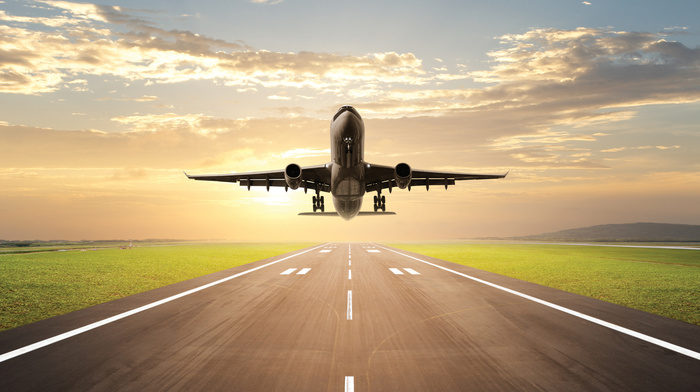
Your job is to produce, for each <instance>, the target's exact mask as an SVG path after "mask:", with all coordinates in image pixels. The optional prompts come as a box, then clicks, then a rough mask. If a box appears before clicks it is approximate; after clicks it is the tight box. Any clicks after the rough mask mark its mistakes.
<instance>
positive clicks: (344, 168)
mask: <svg viewBox="0 0 700 392" xmlns="http://www.w3.org/2000/svg"><path fill="white" fill-rule="evenodd" d="M330 133H331V165H330V166H331V167H330V169H331V195H332V196H333V205H334V206H335V210H336V211H337V212H338V215H340V216H341V217H342V218H343V219H345V220H350V219H352V218H353V217H355V215H357V214H358V213H359V212H360V208H361V207H362V198H363V197H364V195H365V162H364V149H365V125H364V122H363V121H362V117H360V115H359V114H358V113H357V111H355V109H353V108H352V107H351V106H343V107H341V108H340V110H338V113H336V115H335V116H334V117H333V120H332V121H331V132H330Z"/></svg>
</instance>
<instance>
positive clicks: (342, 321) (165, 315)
mask: <svg viewBox="0 0 700 392" xmlns="http://www.w3.org/2000/svg"><path fill="white" fill-rule="evenodd" d="M300 252H304V253H300ZM408 256H411V257H408ZM419 260H421V261H419ZM425 262H428V263H432V264H427V263H425ZM440 267H442V268H440ZM443 268H447V269H449V271H448V270H446V269H443ZM458 273H460V274H465V275H467V276H464V275H460V274H458ZM472 278H477V279H482V280H483V281H484V282H488V283H491V284H494V285H498V286H499V287H494V286H490V285H488V284H486V283H484V282H481V281H475V280H473V279H472ZM222 279H228V280H224V281H221V280H222ZM213 282H216V284H214V285H211V286H210V287H202V286H203V285H206V284H209V283H213ZM196 288H200V289H199V290H198V291H194V292H190V293H187V294H186V295H184V296H181V297H177V298H173V297H172V296H174V295H177V294H180V293H186V292H187V291H188V290H192V289H196ZM503 288H507V289H509V290H513V291H512V292H508V291H504V290H503ZM527 296H530V297H527ZM533 298H535V299H537V300H540V301H547V302H546V303H542V302H537V301H535V300H533ZM163 299H168V300H167V302H164V303H162V304H158V305H157V306H153V305H151V307H148V308H141V311H139V312H137V313H134V314H129V315H124V312H128V311H132V310H134V309H139V308H140V307H142V306H146V305H149V304H153V303H154V302H155V301H159V300H163ZM548 304H550V305H551V304H555V305H554V307H552V306H550V305H548ZM556 306H561V307H562V308H556ZM563 309H566V310H563ZM567 311H572V312H579V313H580V314H584V315H586V316H590V317H593V318H595V319H594V320H600V321H603V322H604V323H610V324H609V325H607V324H606V325H601V324H600V323H596V322H593V321H590V320H587V319H584V318H581V317H579V316H578V315H577V314H578V313H575V314H571V313H567ZM115 315H122V316H119V317H118V319H116V320H114V321H111V319H109V318H110V317H113V316H115ZM105 319H107V321H111V322H105V323H104V325H99V326H96V325H93V327H94V328H91V329H88V330H86V331H84V332H81V331H76V329H77V328H81V327H85V326H89V325H91V324H92V323H95V322H100V321H101V320H105ZM611 326H613V327H611ZM615 327H621V328H624V329H623V331H628V330H631V331H636V332H637V333H641V334H644V335H645V336H647V337H650V338H652V340H651V341H650V340H648V339H647V340H644V339H641V338H639V337H634V336H629V334H628V333H627V332H620V331H619V330H617V329H615ZM70 331H76V332H73V334H74V336H71V337H68V338H65V339H63V340H59V339H53V340H51V341H50V344H47V345H45V346H43V347H40V348H36V349H33V350H31V348H32V347H31V346H29V345H31V344H34V343H37V342H42V341H44V340H45V339H51V338H54V337H56V336H60V335H61V334H63V333H66V332H70ZM654 339H658V340H654ZM659 342H662V343H659ZM664 344H668V345H670V347H671V348H668V347H664ZM28 346H29V347H28ZM678 347H680V348H682V349H684V350H690V353H691V354H690V355H688V354H684V353H681V352H678V350H677V348H678ZM23 348H24V349H23ZM14 350H23V351H21V352H18V351H14ZM30 350H31V351H30ZM25 351H26V352H25ZM699 352H700V327H698V326H694V325H690V324H687V323H683V322H680V321H676V320H671V319H668V318H664V317H659V316H654V315H651V314H648V313H644V312H640V311H636V310H632V309H628V308H625V307H621V306H617V305H612V304H609V303H606V302H602V301H598V300H594V299H590V298H587V297H582V296H578V295H575V294H570V293H566V292H563V291H559V290H554V289H550V288H546V287H542V286H538V285H535V284H531V283H527V282H523V281H519V280H516V279H511V278H507V277H503V276H500V275H496V274H491V273H488V272H484V271H480V270H476V269H473V268H469V267H465V266H461V265H456V264H452V263H449V262H445V261H442V260H436V259H432V258H429V257H426V256H420V255H416V254H413V253H409V252H405V251H399V253H396V251H392V250H391V249H389V248H385V247H383V246H380V245H374V244H325V245H322V246H319V247H314V248H307V249H305V250H302V251H299V252H294V253H292V254H287V255H281V256H277V257H274V258H271V259H266V260H261V261H258V262H256V263H252V264H249V265H246V266H242V267H237V268H233V269H231V270H227V271H222V272H219V273H216V274H212V275H207V276H204V277H201V278H197V279H193V280H190V281H186V282H181V283H178V284H175V285H171V286H167V287H164V288H161V289H157V290H152V291H149V292H146V293H142V294H138V295H134V296H131V297H128V298H124V299H121V300H117V301H112V302H109V303H106V304H102V305H98V306H94V307H91V308H88V309H84V310H81V311H77V312H73V313H70V314H67V315H63V316H59V317H54V318H51V319H48V320H44V321H41V322H38V323H34V324H30V325H27V326H23V327H19V328H15V329H12V330H9V331H5V332H2V333H0V361H2V362H0V390H3V391H39V390H41V391H66V390H70V391H173V390H180V391H183V390H186V391H205V390H206V391H211V390H226V391H350V390H352V391H487V390H496V391H542V390H544V391H642V390H644V391H647V390H649V391H652V390H653V391H699V390H700V359H697V358H693V357H692V353H695V354H697V353H699ZM13 353H14V354H13Z"/></svg>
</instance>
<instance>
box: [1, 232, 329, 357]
mask: <svg viewBox="0 0 700 392" xmlns="http://www.w3.org/2000/svg"><path fill="white" fill-rule="evenodd" d="M326 245H327V244H323V245H319V246H316V247H314V248H311V249H307V250H305V251H303V252H299V253H296V254H293V255H291V256H287V257H285V258H282V259H279V260H275V261H272V262H270V263H267V264H265V265H261V266H259V267H255V268H251V269H249V270H247V271H243V272H240V273H237V274H235V275H231V276H228V277H226V278H223V279H219V280H217V281H215V282H211V283H207V284H205V285H203V286H199V287H196V288H194V289H191V290H187V291H184V292H182V293H180V294H175V295H173V296H170V297H168V298H164V299H161V300H160V301H156V302H152V303H150V304H147V305H144V306H141V307H138V308H136V309H133V310H129V311H127V312H123V313H120V314H117V315H115V316H112V317H109V318H106V319H104V320H100V321H96V322H94V323H92V324H88V325H86V326H84V327H80V328H77V329H74V330H72V331H68V332H64V333H62V334H60V335H56V336H54V337H52V338H48V339H44V340H42V341H39V342H36V343H33V344H30V345H28V346H24V347H21V348H18V349H16V350H13V351H10V352H7V353H5V354H2V355H0V363H2V362H5V361H7V360H10V359H12V358H15V357H18V356H20V355H23V354H27V353H29V352H32V351H34V350H38V349H40V348H43V347H46V346H49V345H51V344H54V343H57V342H60V341H62V340H65V339H68V338H71V337H73V336H76V335H80V334H81V333H84V332H87V331H90V330H93V329H95V328H99V327H101V326H103V325H107V324H109V323H113V322H115V321H117V320H121V319H123V318H126V317H129V316H132V315H134V314H137V313H141V312H143V311H145V310H148V309H152V308H155V307H156V306H160V305H163V304H165V303H168V302H171V301H174V300H176V299H179V298H182V297H185V296H188V295H190V294H193V293H196V292H198V291H202V290H204V289H208V288H210V287H213V286H216V285H218V284H221V283H224V282H227V281H229V280H231V279H235V278H238V277H240V276H243V275H246V274H249V273H251V272H254V271H257V270H260V269H263V268H265V267H269V266H271V265H274V264H277V263H279V262H282V261H285V260H288V259H291V258H292V257H296V256H299V255H303V254H304V253H308V252H311V251H313V250H316V249H318V248H321V247H323V246H326Z"/></svg>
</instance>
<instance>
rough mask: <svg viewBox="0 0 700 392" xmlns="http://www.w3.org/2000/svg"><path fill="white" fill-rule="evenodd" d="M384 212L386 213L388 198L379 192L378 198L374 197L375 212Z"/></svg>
mask: <svg viewBox="0 0 700 392" xmlns="http://www.w3.org/2000/svg"><path fill="white" fill-rule="evenodd" d="M379 210H382V212H385V211H386V197H384V196H382V191H381V190H378V191H377V196H374V212H377V211H379Z"/></svg>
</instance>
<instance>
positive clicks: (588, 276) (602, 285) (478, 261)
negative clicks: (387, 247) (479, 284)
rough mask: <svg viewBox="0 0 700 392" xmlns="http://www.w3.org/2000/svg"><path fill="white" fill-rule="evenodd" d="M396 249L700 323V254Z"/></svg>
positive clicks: (556, 248) (551, 248)
mask: <svg viewBox="0 0 700 392" xmlns="http://www.w3.org/2000/svg"><path fill="white" fill-rule="evenodd" d="M391 246H394V247H396V248H400V249H405V250H408V251H411V252H416V253H420V254H424V255H427V256H431V257H435V258H438V259H442V260H447V261H451V262H454V263H458V264H463V265H467V266H470V267H474V268H478V269H482V270H485V271H490V272H495V273H497V274H501V275H506V276H510V277H513V278H518V279H521V280H525V281H528V282H533V283H538V284H541V285H545V286H549V287H554V288H557V289H561V290H565V291H569V292H572V293H576V294H581V295H585V296H588V297H593V298H598V299H601V300H604V301H608V302H612V303H616V304H620V305H624V306H627V307H631V308H635V309H639V310H643V311H646V312H650V313H654V314H658V315H662V316H666V317H671V318H674V319H677V320H682V321H685V322H688V323H691V324H696V325H700V250H671V249H669V250H667V249H642V248H618V247H589V246H566V245H534V244H533V245H529V244H522V245H521V244H416V245H407V244H393V245H391Z"/></svg>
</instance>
